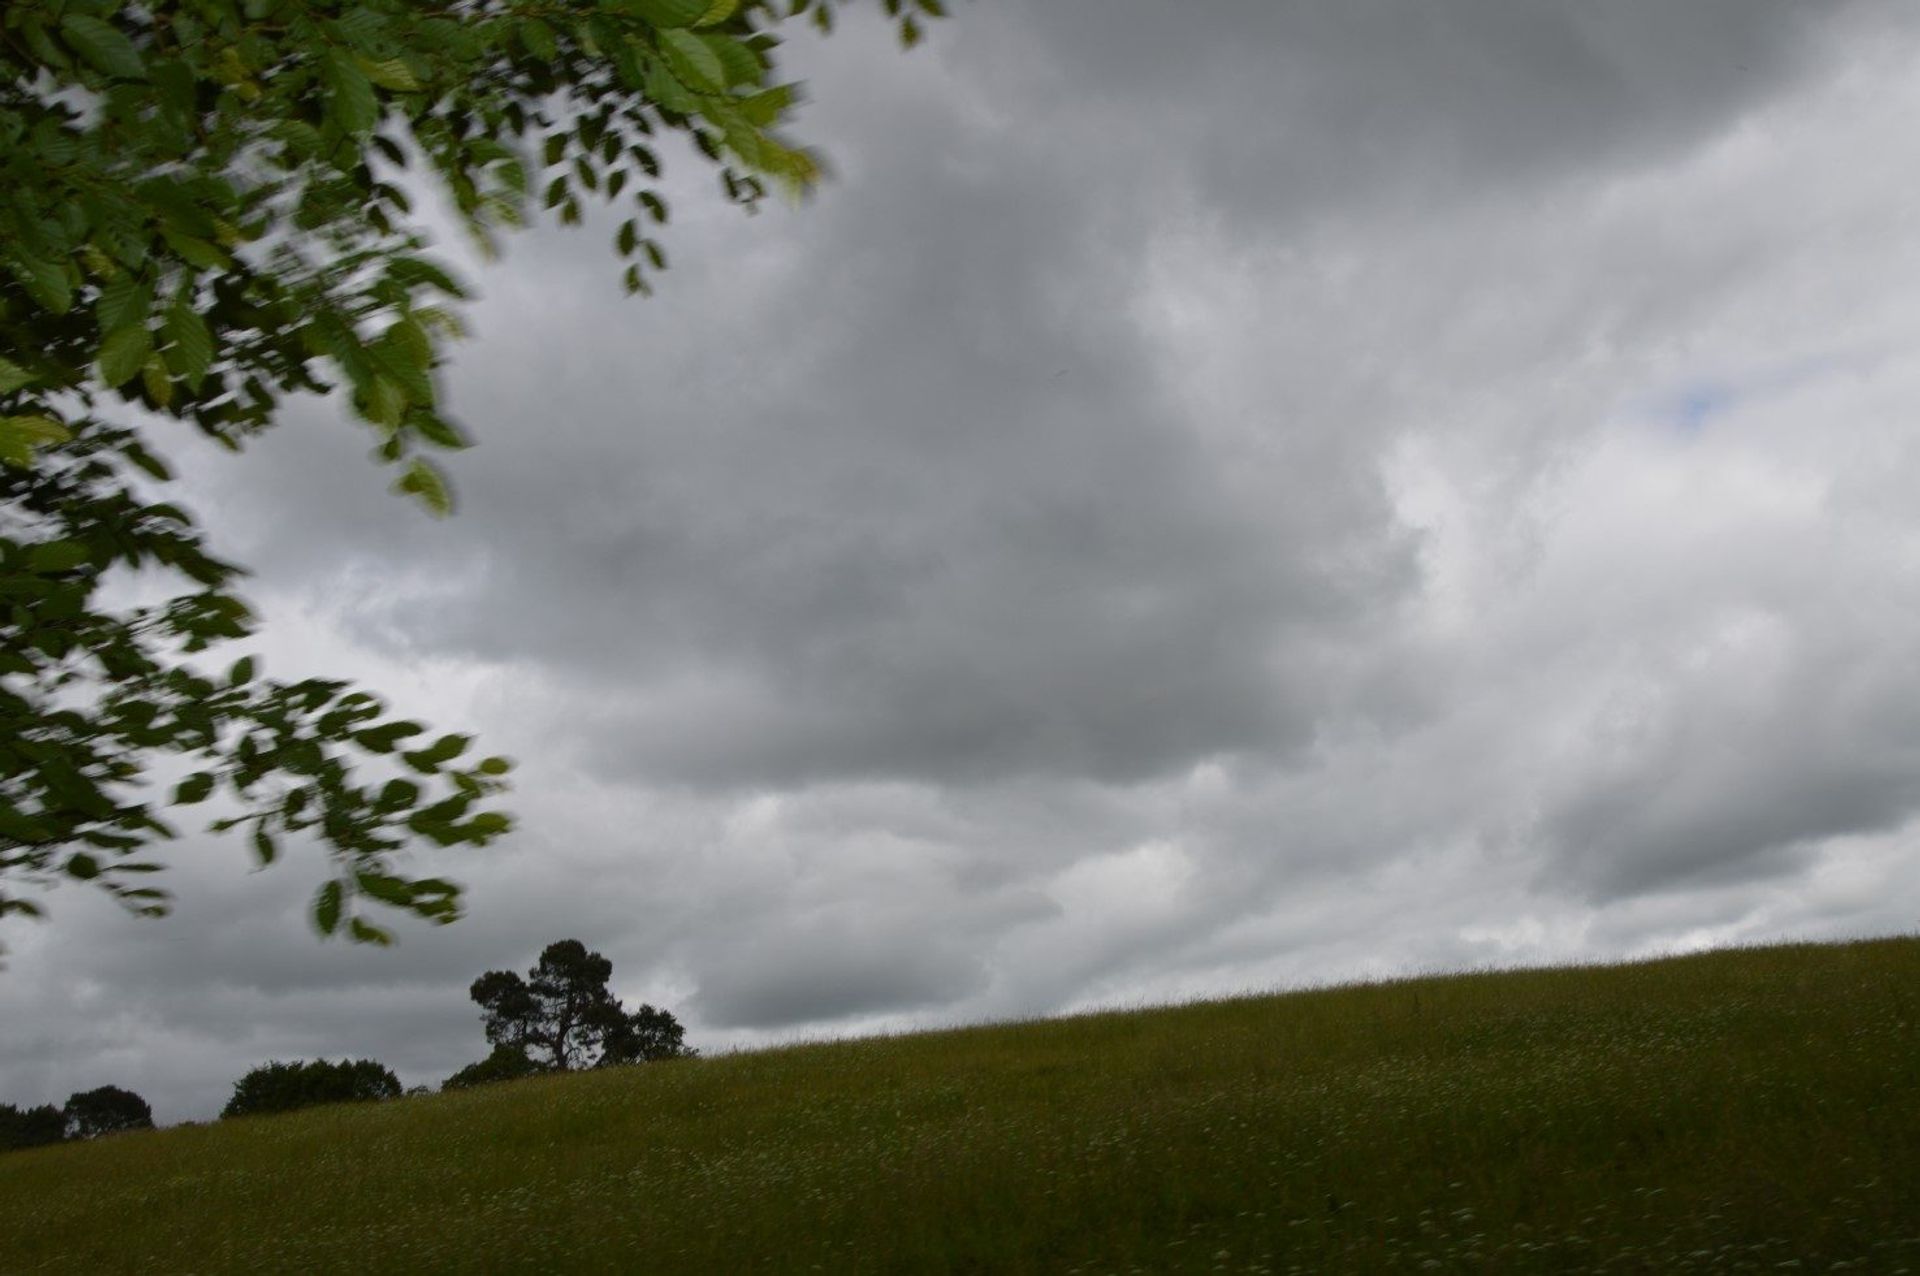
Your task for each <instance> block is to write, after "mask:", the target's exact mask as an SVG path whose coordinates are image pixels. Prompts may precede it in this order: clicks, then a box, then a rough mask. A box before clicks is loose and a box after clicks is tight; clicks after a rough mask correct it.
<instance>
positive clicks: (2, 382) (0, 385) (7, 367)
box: [0, 356, 39, 394]
mask: <svg viewBox="0 0 1920 1276" xmlns="http://www.w3.org/2000/svg"><path fill="white" fill-rule="evenodd" d="M38 379H39V378H37V377H35V376H34V375H33V373H31V372H28V371H27V370H26V369H25V368H23V367H21V366H20V365H19V364H17V363H15V362H14V361H13V360H11V359H9V358H6V357H5V356H0V394H12V393H13V392H14V391H15V390H24V389H25V388H26V387H28V386H30V385H32V384H33V383H34V382H35V381H36V380H38Z"/></svg>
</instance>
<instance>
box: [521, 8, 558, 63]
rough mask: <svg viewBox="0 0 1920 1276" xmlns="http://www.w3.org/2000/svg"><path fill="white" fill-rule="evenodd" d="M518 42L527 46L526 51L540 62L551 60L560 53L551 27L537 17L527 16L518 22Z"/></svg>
mask: <svg viewBox="0 0 1920 1276" xmlns="http://www.w3.org/2000/svg"><path fill="white" fill-rule="evenodd" d="M520 43H522V44H524V45H526V46H527V52H528V53H531V54H533V56H534V57H536V58H539V59H540V60H541V61H542V62H551V61H553V60H554V59H555V58H556V57H558V56H559V55H560V46H559V45H558V44H556V43H555V42H554V38H553V28H552V27H550V26H548V25H547V24H546V23H544V22H542V21H540V19H538V18H529V19H527V20H526V21H525V22H522V23H521V24H520Z"/></svg>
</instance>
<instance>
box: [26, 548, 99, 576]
mask: <svg viewBox="0 0 1920 1276" xmlns="http://www.w3.org/2000/svg"><path fill="white" fill-rule="evenodd" d="M92 559H93V554H92V552H91V551H89V550H88V549H87V547H86V546H85V545H83V544H81V543H80V542H79V541H47V542H45V543H43V544H39V545H35V546H34V547H33V548H32V549H30V550H28V551H27V570H28V571H30V572H34V573H37V574H39V575H42V576H51V575H55V574H57V573H59V572H70V571H72V570H73V569H74V568H76V567H84V566H86V565H87V563H89V562H91V561H92Z"/></svg>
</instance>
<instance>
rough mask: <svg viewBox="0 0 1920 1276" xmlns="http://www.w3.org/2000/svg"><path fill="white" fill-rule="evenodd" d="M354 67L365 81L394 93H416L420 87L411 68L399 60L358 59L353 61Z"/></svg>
mask: <svg viewBox="0 0 1920 1276" xmlns="http://www.w3.org/2000/svg"><path fill="white" fill-rule="evenodd" d="M354 65H355V66H357V67H359V68H360V71H361V73H362V74H363V75H365V76H366V77H367V79H369V80H371V81H372V82H373V83H375V84H377V85H379V86H380V87H381V88H383V89H392V90H393V91H394V92H396V93H417V92H419V91H420V89H421V87H422V86H421V84H420V81H419V80H418V79H417V78H416V77H415V76H414V74H413V68H412V67H410V66H408V65H407V64H406V63H405V62H403V61H401V60H400V59H399V58H383V59H381V60H379V61H375V60H374V59H372V58H368V57H360V58H355V59H354Z"/></svg>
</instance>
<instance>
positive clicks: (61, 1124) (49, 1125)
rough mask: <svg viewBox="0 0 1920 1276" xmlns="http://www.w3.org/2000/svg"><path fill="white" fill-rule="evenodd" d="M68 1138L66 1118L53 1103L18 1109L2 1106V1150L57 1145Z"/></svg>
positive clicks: (7, 1104) (0, 1145)
mask: <svg viewBox="0 0 1920 1276" xmlns="http://www.w3.org/2000/svg"><path fill="white" fill-rule="evenodd" d="M66 1137H67V1119H66V1118H65V1117H64V1116H62V1115H61V1114H60V1109H59V1108H56V1107H54V1106H53V1105H52V1104H51V1103H43V1104H41V1105H40V1106H39V1107H37V1108H16V1107H14V1106H13V1105H12V1104H11V1103H0V1151H6V1150H9V1149H13V1148H34V1147H40V1146H41V1145H42V1144H46V1143H58V1142H60V1140H62V1139H64V1138H66Z"/></svg>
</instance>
